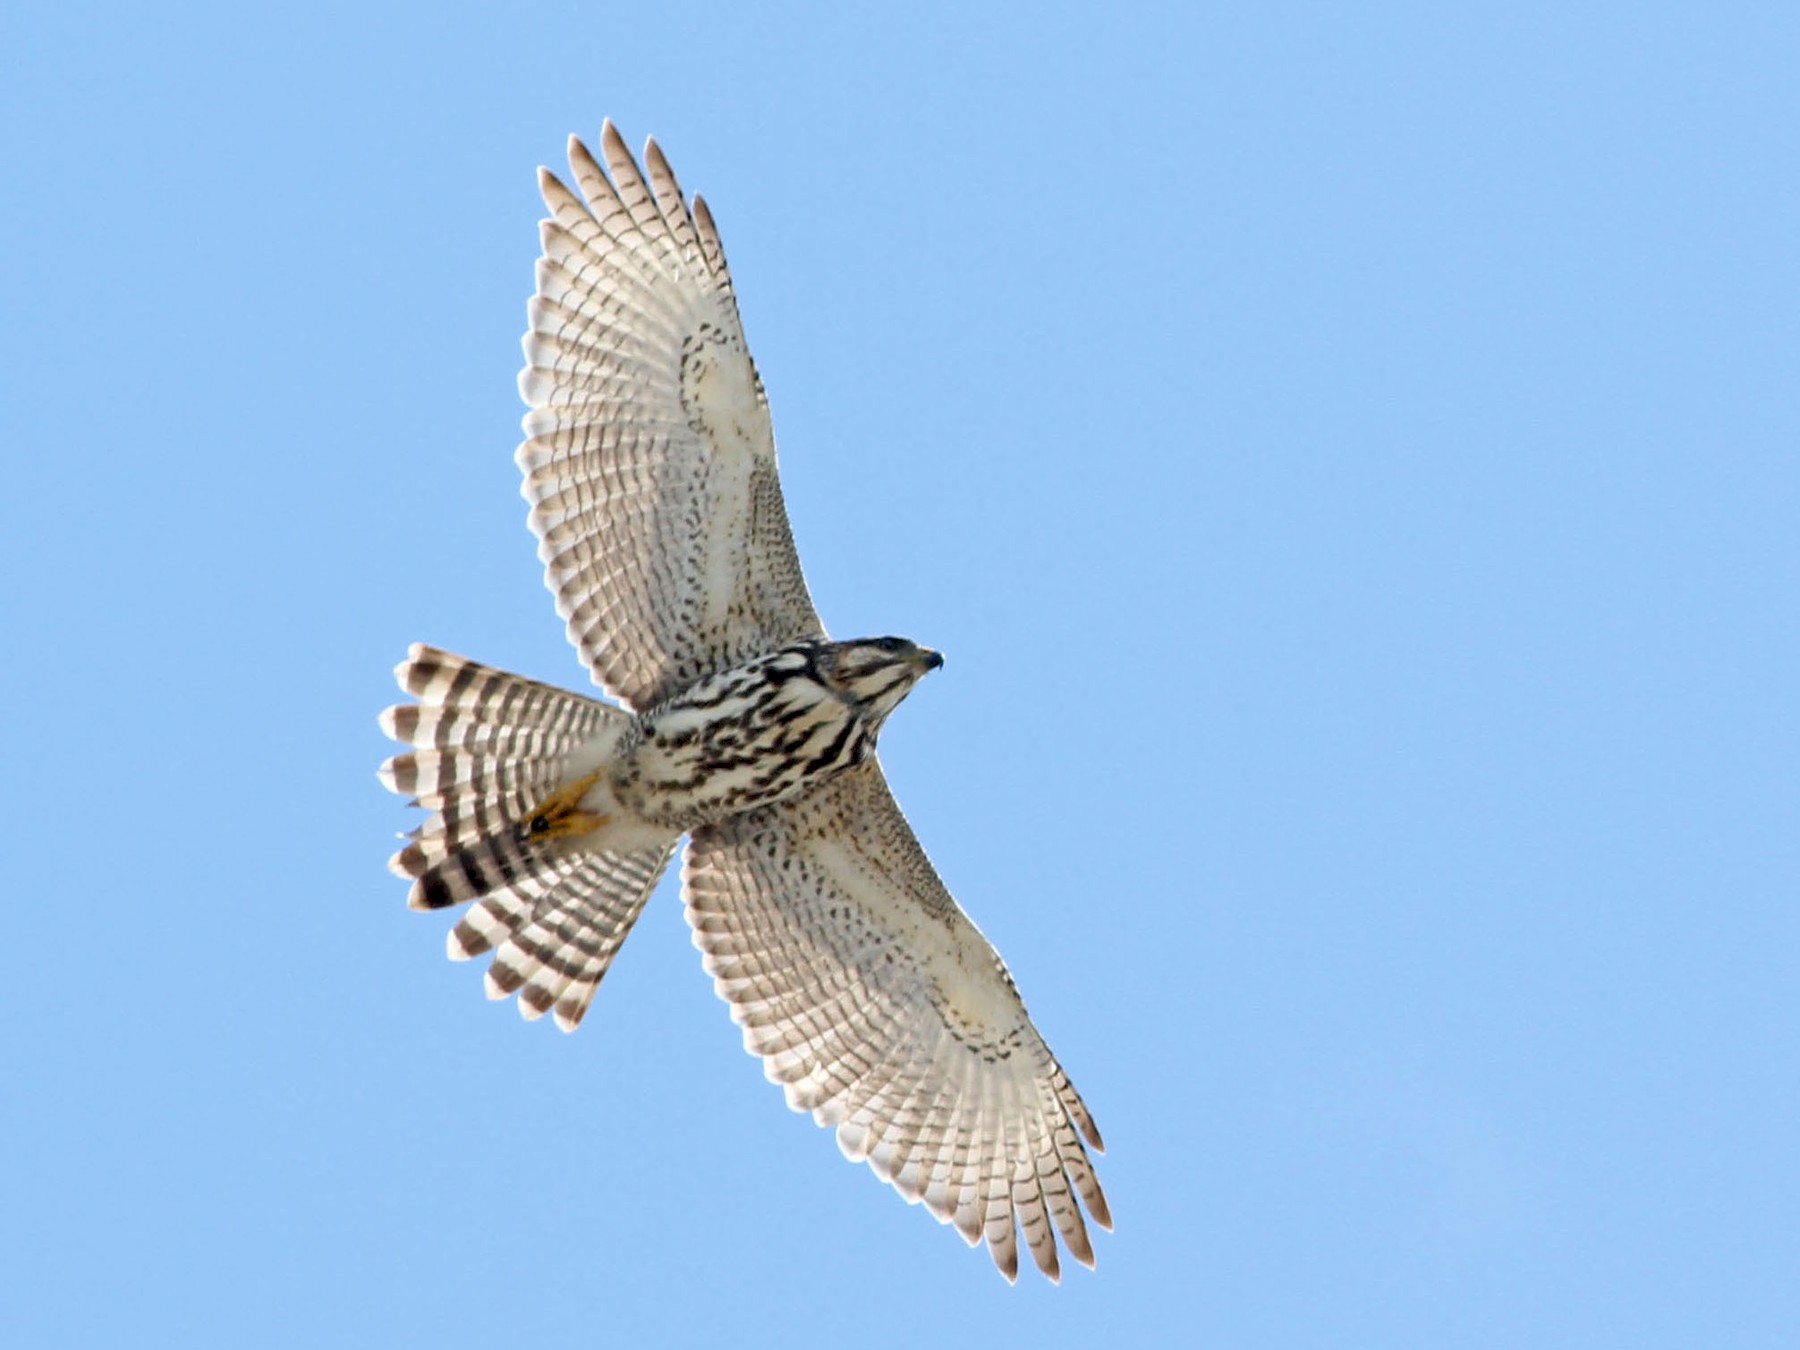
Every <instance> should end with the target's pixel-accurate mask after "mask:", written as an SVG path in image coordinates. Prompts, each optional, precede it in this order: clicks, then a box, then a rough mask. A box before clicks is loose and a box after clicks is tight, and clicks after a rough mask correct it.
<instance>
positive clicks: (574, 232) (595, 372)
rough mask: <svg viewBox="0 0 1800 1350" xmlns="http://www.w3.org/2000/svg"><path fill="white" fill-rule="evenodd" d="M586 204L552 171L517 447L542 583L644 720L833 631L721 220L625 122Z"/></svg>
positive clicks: (600, 677)
mask: <svg viewBox="0 0 1800 1350" xmlns="http://www.w3.org/2000/svg"><path fill="white" fill-rule="evenodd" d="M600 145H601V153H602V155H603V157H604V158H605V161H606V168H605V169H604V170H603V169H602V168H601V167H600V165H599V164H598V163H597V162H596V161H595V160H594V158H593V156H592V155H591V154H590V153H589V152H588V149H587V147H586V146H584V145H583V144H582V143H581V142H580V141H579V140H577V139H574V138H571V139H570V142H569V164H570V167H571V168H572V169H573V171H574V178H575V182H576V184H577V185H578V186H579V188H580V193H579V194H577V193H576V192H573V191H571V190H570V189H569V188H567V187H565V186H564V185H563V184H562V182H561V181H560V180H558V179H557V178H556V176H555V175H554V174H552V173H550V171H549V170H547V169H545V170H540V173H539V176H540V186H541V187H542V189H543V193H544V202H545V204H546V205H547V206H548V207H549V209H550V218H549V219H548V220H545V221H544V222H543V223H542V225H541V227H540V228H541V232H542V236H543V256H542V257H541V258H540V259H539V260H538V265H537V293H536V294H535V295H534V296H532V299H531V306H530V327H529V329H528V331H527V332H526V334H525V339H524V346H525V369H524V370H523V371H521V372H520V375H519V391H520V393H521V394H522V395H523V396H524V399H525V402H526V403H528V404H529V405H530V406H531V411H530V412H528V413H527V414H526V415H525V419H524V428H525V436H526V439H525V441H524V443H523V444H522V445H520V447H519V451H518V456H517V459H518V463H519V468H520V469H521V470H522V471H523V473H524V475H525V482H524V486H523V489H522V490H523V492H524V495H525V498H526V500H527V501H529V502H530V503H531V528H532V531H533V533H535V534H536V535H537V536H538V540H539V548H538V554H539V556H540V557H541V558H542V559H543V561H544V579H545V582H546V584H547V585H548V586H549V587H550V590H551V593H552V594H553V595H555V597H556V609H557V613H558V614H560V615H562V617H563V618H564V619H565V620H567V622H568V629H569V640H570V641H571V642H573V643H574V644H575V646H576V648H577V650H578V651H579V652H580V653H581V659H582V660H583V662H585V663H586V665H587V667H588V669H589V670H590V671H591V672H592V673H593V675H594V678H595V679H596V680H597V681H599V682H600V684H602V685H603V686H604V687H605V688H606V689H607V690H608V691H610V692H611V693H613V694H615V695H617V696H618V697H619V698H622V699H624V700H625V701H626V702H628V703H630V704H631V705H633V706H635V707H639V708H641V707H644V706H645V705H647V704H649V703H652V702H655V701H656V700H657V699H658V698H659V697H662V696H664V695H667V694H669V693H672V692H673V691H674V690H676V689H679V688H681V687H683V686H685V685H688V684H691V683H692V682H693V681H694V680H697V679H699V678H700V677H702V676H704V675H708V674H712V673H713V672H715V671H718V670H722V669H724V668H726V667H728V666H732V665H736V664H738V663H739V662H742V661H744V660H747V659H748V658H750V657H752V656H760V655H762V654H764V653H766V652H770V651H774V650H775V649H776V648H778V647H782V646H785V645H786V644H788V643H789V642H793V641H795V640H796V639H799V638H802V637H812V636H821V635H823V633H824V629H823V627H822V626H821V625H820V623H819V617H818V614H817V612H816V611H815V610H814V609H813V604H812V599H811V597H810V596H809V595H808V593H807V589H806V581H805V579H804V578H803V577H802V575H801V573H800V561H799V559H798V558H797V557H796V556H795V553H794V540H793V535H792V533H791V532H790V531H789V528H788V520H787V510H786V507H785V506H784V505H783V504H782V500H781V484H780V481H779V480H778V478H777V475H776V470H775V435H774V430H773V428H772V426H771V423H770V420H769V403H768V399H767V397H766V396H765V395H764V393H763V388H762V381H761V380H760V379H759V378H758V376H757V373H756V366H755V364H754V363H753V362H752V361H751V359H750V349H749V347H748V346H747V345H746V344H745V342H744V332H743V327H742V325H741V323H740V322H739V319H738V312H737V297H736V295H735V294H734V293H733V291H732V288H731V275H730V273H729V272H728V271H727V270H726V267H725V254H724V251H723V249H721V248H720V246H719V235H718V231H717V229H716V228H715V227H714V225H713V222H712V216H711V214H710V213H709V212H708V211H707V209H706V204H705V203H704V202H702V201H701V200H700V199H699V198H698V197H696V198H695V199H694V203H693V208H692V209H691V210H690V209H689V208H688V206H687V204H686V203H685V202H683V200H682V195H681V187H680V185H679V184H678V183H677V182H676V181H675V175H674V174H673V173H672V172H671V171H670V169H669V165H668V161H667V160H665V159H664V158H663V155H662V151H660V150H659V149H657V146H656V142H655V141H650V142H648V143H647V144H646V146H645V150H644V163H645V165H646V166H647V167H648V169H649V173H648V175H647V176H646V175H645V173H644V172H643V171H641V170H640V169H639V168H638V165H637V163H636V162H635V161H634V160H633V159H632V156H631V152H630V151H629V150H628V149H627V148H626V146H625V142H624V141H623V140H622V139H621V138H620V136H619V133H618V132H617V131H616V130H614V128H613V125H612V123H611V122H608V123H607V124H606V126H605V128H604V129H603V130H602V132H601V138H600Z"/></svg>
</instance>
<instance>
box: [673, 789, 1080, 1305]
mask: <svg viewBox="0 0 1800 1350" xmlns="http://www.w3.org/2000/svg"><path fill="white" fill-rule="evenodd" d="M683 893H684V896H685V899H686V905H687V915H688V921H689V923H690V924H691V925H692V927H693V932H694V942H695V945H696V946H698V947H699V948H700V950H701V951H702V952H703V953H704V954H705V961H706V967H707V970H708V971H709V972H710V973H711V975H712V976H713V980H714V983H715V985H716V987H717V989H718V991H719V994H720V995H721V996H722V997H723V998H724V999H726V1001H727V1002H729V1003H730V1004H731V1009H732V1016H733V1017H734V1018H735V1019H736V1020H737V1022H738V1023H739V1024H740V1025H741V1026H742V1027H743V1029H744V1045H745V1047H746V1048H747V1049H748V1050H749V1051H751V1053H753V1054H756V1055H760V1056H761V1057H762V1059H763V1067H764V1071H765V1072H766V1073H767V1074H768V1076H769V1078H770V1079H771V1080H773V1081H775V1082H778V1083H781V1084H782V1085H783V1086H784V1088H785V1089H786V1092H787V1098H788V1103H789V1104H790V1105H791V1106H793V1107H794V1108H795V1109H796V1110H802V1111H810V1112H811V1113H812V1115H813V1118H814V1119H815V1120H817V1121H818V1122H819V1124H821V1125H826V1126H830V1127H833V1128H835V1130H836V1133H837V1140H838V1144H839V1146H840V1147H841V1148H842V1149H843V1151H844V1153H845V1155H846V1156H847V1157H849V1158H851V1159H853V1160H854V1159H864V1160H866V1161H867V1162H868V1163H869V1165H870V1166H871V1167H872V1168H874V1170H875V1172H876V1173H877V1174H878V1175H879V1176H881V1177H882V1178H883V1179H884V1180H886V1181H888V1182H889V1183H890V1184H892V1185H893V1186H894V1188H895V1189H896V1190H898V1191H899V1192H900V1193H901V1195H903V1196H904V1197H906V1199H907V1200H908V1201H909V1202H922V1203H924V1205H925V1206H926V1207H927V1208H928V1209H929V1210H930V1211H931V1212H932V1213H933V1214H934V1215H936V1216H937V1218H938V1219H939V1220H940V1221H942V1222H946V1223H954V1224H955V1225H956V1227H957V1229H958V1231H959V1232H961V1233H962V1235H963V1237H964V1238H965V1239H966V1240H967V1241H968V1242H970V1243H975V1242H977V1241H981V1240H984V1239H985V1241H986V1242H987V1245H988V1249H989V1252H990V1253H991V1255H992V1256H993V1259H994V1263H995V1264H996V1265H997V1266H998V1267H999V1268H1000V1270H1001V1272H1002V1273H1003V1274H1005V1275H1006V1277H1007V1278H1008V1279H1012V1278H1014V1277H1015V1276H1016V1274H1017V1271H1018V1239H1019V1235H1020V1234H1022V1235H1023V1237H1024V1241H1025V1244H1026V1246H1027V1247H1028V1248H1029V1249H1030V1251H1031V1254H1032V1256H1033V1258H1034V1259H1035V1260H1036V1262H1037V1265H1038V1267H1039V1268H1040V1269H1041V1270H1043V1271H1044V1273H1045V1274H1047V1275H1049V1276H1050V1277H1051V1278H1052V1279H1055V1278H1056V1277H1057V1276H1058V1274H1059V1263H1058V1258H1057V1246H1056V1236H1055V1235H1056V1234H1060V1235H1061V1237H1062V1241H1063V1245H1064V1246H1066V1247H1067V1248H1068V1250H1069V1252H1070V1253H1071V1254H1072V1255H1073V1256H1074V1257H1075V1258H1076V1259H1077V1260H1079V1261H1081V1262H1082V1263H1083V1264H1086V1265H1092V1264H1093V1259H1094V1258H1093V1248H1092V1246H1091V1244H1090V1242H1089V1240H1088V1234H1087V1226H1086V1222H1085V1221H1084V1219H1083V1217H1082V1206H1083V1205H1085V1206H1086V1208H1087V1212H1088V1214H1089V1215H1091V1216H1092V1218H1093V1219H1094V1220H1095V1221H1096V1222H1098V1223H1099V1224H1101V1225H1102V1226H1103V1227H1110V1226H1111V1218H1110V1216H1109V1214H1108V1211H1107V1207H1106V1199H1105V1196H1104V1195H1103V1194H1102V1193H1101V1190H1100V1183H1099V1181H1098V1179H1097V1178H1096V1177H1095V1175H1094V1171H1093V1167H1092V1165H1091V1163H1090V1162H1089V1159H1088V1153H1087V1149H1086V1147H1084V1145H1083V1140H1084V1139H1085V1140H1086V1143H1087V1144H1088V1145H1091V1146H1092V1147H1093V1148H1095V1149H1096V1150H1098V1149H1099V1148H1100V1135H1099V1131H1098V1130H1096V1129H1095V1127H1094V1123H1093V1120H1092V1118H1091V1117H1090V1116H1089V1115H1088V1111H1087V1108H1086V1106H1084V1105H1083V1104H1082V1101H1081V1097H1080V1096H1079V1094H1077V1093H1076V1091H1075V1088H1074V1086H1073V1085H1072V1084H1071V1083H1070V1082H1069V1079H1068V1077H1067V1076H1066V1075H1065V1074H1064V1073H1063V1071H1062V1068H1061V1066H1060V1065H1059V1064H1058V1063H1057V1062H1056V1059H1055V1057H1054V1056H1053V1055H1052V1054H1051V1053H1050V1049H1049V1047H1048V1046H1046V1045H1045V1044H1044V1041H1043V1038H1042V1037H1041V1036H1039V1034H1038V1032H1037V1029H1036V1027H1034V1026H1033V1025H1032V1023H1031V1019H1030V1018H1029V1017H1028V1016H1027V1015H1026V1012H1025V1006H1024V1004H1023V1003H1022V1002H1021V1001H1020V998H1019V995H1018V992H1017V991H1016V990H1015V989H1014V987H1013V983H1012V978H1011V976H1010V975H1009V974H1008V973H1007V971H1006V967H1005V966H1004V965H1003V964H1002V963H1001V960H1000V958H999V956H998V955H997V954H996V953H995V951H994V949H993V947H992V946H990V945H989V943H988V942H987V940H986V939H985V938H984V937H983V936H982V935H981V933H980V931H979V930H978V929H977V928H976V927H975V925H974V924H973V923H972V922H970V920H969V918H968V916H967V915H965V914H964V913H963V912H962V910H961V909H960V908H959V907H958V906H957V904H956V902H955V900H954V899H952V898H951V896H950V894H949V892H948V891H947V890H946V889H945V888H944V885H943V883H942V881H940V880H939V878H938V876H937V873H936V871H935V870H934V869H933V868H932V866H931V864H930V862H929V861H928V860H927V859H926V857H925V854H924V852H923V850H921V849H920V847H919V844H918V841H917V839H916V838H915V837H914V836H913V833H912V830H911V829H910V828H909V827H908V825H907V823H906V820H905V818H904V817H903V816H902V815H901V814H900V809H899V807H898V806H897V805H896V804H895V802H894V799H893V797H892V795H891V794H890V793H889V792H888V789H887V784H886V781H885V780H884V778H883V776H882V773H881V769H880V767H879V765H878V764H877V763H876V762H875V761H873V760H871V761H870V762H868V763H867V764H865V765H862V766H861V767H859V768H856V769H851V770H849V771H847V772H845V773H843V774H840V775H838V776H837V777H835V778H833V779H830V780H828V781H827V782H826V783H824V784H822V785H821V786H820V787H818V788H817V789H815V790H813V791H812V792H810V793H807V794H806V795H804V796H802V797H800V798H798V799H796V800H794V801H790V802H785V803H782V804H781V805H778V806H773V807H767V808H764V809H763V810H760V811H756V812H752V813H750V814H748V815H745V816H740V817H738V818H736V819H734V820H731V821H728V822H726V823H724V824H721V825H716V826H709V827H707V828H705V829H702V830H699V831H696V832H695V834H694V836H693V840H692V843H691V844H690V845H689V848H688V854H687V862H686V865H685V868H684V871H683ZM1078 1198H1079V1203H1078V1202H1077V1201H1078Z"/></svg>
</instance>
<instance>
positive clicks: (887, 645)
mask: <svg viewBox="0 0 1800 1350" xmlns="http://www.w3.org/2000/svg"><path fill="white" fill-rule="evenodd" d="M875 645H876V646H877V647H879V648H881V650H882V651H884V652H897V651H899V650H900V639H899V638H881V639H879V640H878V641H877V642H876V643H875Z"/></svg>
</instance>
